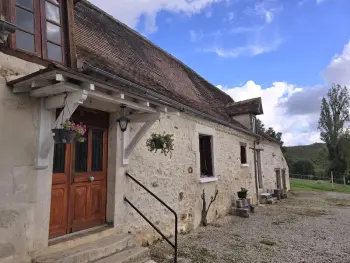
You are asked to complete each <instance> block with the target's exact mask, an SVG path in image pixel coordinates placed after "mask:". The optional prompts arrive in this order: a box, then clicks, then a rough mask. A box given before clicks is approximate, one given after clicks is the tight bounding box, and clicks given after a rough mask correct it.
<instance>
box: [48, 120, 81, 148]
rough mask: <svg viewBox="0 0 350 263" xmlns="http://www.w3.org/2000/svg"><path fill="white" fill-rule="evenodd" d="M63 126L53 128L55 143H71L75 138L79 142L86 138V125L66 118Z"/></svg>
mask: <svg viewBox="0 0 350 263" xmlns="http://www.w3.org/2000/svg"><path fill="white" fill-rule="evenodd" d="M61 126H62V128H59V129H57V128H56V129H52V133H53V139H54V141H55V143H65V144H70V143H72V142H73V140H74V139H76V141H78V142H84V141H85V140H86V138H84V135H85V133H86V125H83V124H82V123H80V124H75V123H74V122H73V121H70V120H66V121H65V122H63V123H62V124H61Z"/></svg>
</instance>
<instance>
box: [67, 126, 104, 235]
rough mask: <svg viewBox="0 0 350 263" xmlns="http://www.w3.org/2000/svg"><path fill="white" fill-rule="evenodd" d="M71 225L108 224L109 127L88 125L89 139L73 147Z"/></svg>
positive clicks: (74, 228)
mask: <svg viewBox="0 0 350 263" xmlns="http://www.w3.org/2000/svg"><path fill="white" fill-rule="evenodd" d="M72 156H73V159H74V160H72V164H73V165H72V171H71V189H72V190H71V195H72V201H71V202H74V204H70V205H72V206H73V207H74V209H71V210H70V211H71V212H70V227H71V229H72V231H73V232H74V231H79V230H82V229H86V228H89V227H94V226H97V225H101V224H103V223H105V220H106V181H107V180H106V176H107V129H103V128H99V127H96V126H88V131H87V140H86V141H85V142H84V143H83V145H80V144H79V143H76V144H74V145H73V147H72Z"/></svg>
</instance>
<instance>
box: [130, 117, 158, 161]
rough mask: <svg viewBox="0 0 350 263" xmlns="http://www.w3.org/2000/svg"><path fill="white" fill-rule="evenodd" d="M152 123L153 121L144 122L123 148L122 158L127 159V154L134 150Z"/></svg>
mask: <svg viewBox="0 0 350 263" xmlns="http://www.w3.org/2000/svg"><path fill="white" fill-rule="evenodd" d="M153 123H155V121H150V122H145V124H144V125H143V126H142V127H141V128H140V130H139V131H138V132H137V133H136V134H135V136H134V138H132V140H131V141H130V142H129V144H128V146H127V147H126V149H125V153H124V159H128V158H129V155H130V154H131V153H132V151H133V150H134V148H135V146H136V145H137V144H138V142H139V141H140V140H141V139H142V137H143V136H144V135H145V134H146V132H147V131H148V130H149V128H151V127H152V125H153Z"/></svg>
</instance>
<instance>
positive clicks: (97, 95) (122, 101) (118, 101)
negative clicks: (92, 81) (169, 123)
mask: <svg viewBox="0 0 350 263" xmlns="http://www.w3.org/2000/svg"><path fill="white" fill-rule="evenodd" d="M88 95H89V97H91V98H95V99H98V100H102V101H106V102H110V103H115V104H125V105H126V106H127V107H128V108H131V109H135V110H139V111H145V112H157V111H156V109H153V108H151V107H145V106H143V105H140V104H138V103H136V102H133V101H130V100H126V99H120V98H116V97H112V96H110V95H108V94H104V93H102V92H98V91H88Z"/></svg>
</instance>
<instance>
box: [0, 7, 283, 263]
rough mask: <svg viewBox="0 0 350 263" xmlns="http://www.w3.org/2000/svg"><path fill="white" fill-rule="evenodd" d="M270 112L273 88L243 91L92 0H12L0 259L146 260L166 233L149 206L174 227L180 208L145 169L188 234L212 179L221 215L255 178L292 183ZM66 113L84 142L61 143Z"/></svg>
mask: <svg viewBox="0 0 350 263" xmlns="http://www.w3.org/2000/svg"><path fill="white" fill-rule="evenodd" d="M260 114H263V108H262V101H261V98H255V99H251V100H246V101H240V102H236V101H234V100H233V99H232V98H231V97H230V96H228V95H227V94H226V93H224V92H223V91H221V90H220V89H218V88H216V87H215V86H214V85H212V84H211V83H209V82H208V81H206V80H205V79H204V78H203V77H201V76H199V75H198V74H197V73H196V72H195V71H193V70H192V69H191V68H189V67H188V66H186V65H185V64H184V63H182V62H181V61H179V60H178V59H176V58H175V57H173V56H172V55H170V54H168V53H167V52H166V51H164V50H162V49H161V48H159V47H157V46H156V45H155V44H153V43H151V42H150V41H148V40H147V39H146V38H144V37H143V36H141V35H140V34H138V33H137V32H135V31H134V30H132V29H130V28H128V27H127V26H126V25H124V24H122V23H121V22H119V21H117V20H116V19H114V18H113V17H111V16H110V15H108V14H107V13H105V12H103V11H102V10H100V9H98V8H97V7H95V6H94V5H92V4H91V3H89V2H87V1H86V0H80V1H79V0H1V1H0V127H1V129H0V145H1V148H0V167H1V169H0V179H1V180H0V262H14V263H21V262H95V261H96V262H101V263H102V262H112V261H103V260H104V259H103V258H106V257H107V259H108V257H111V256H112V257H113V256H114V257H118V258H119V259H120V258H121V259H122V260H119V261H117V260H115V261H113V262H131V261H125V260H126V259H125V258H128V259H130V258H134V259H135V258H139V259H138V260H139V261H132V262H145V261H146V260H147V259H148V258H147V257H148V253H149V252H148V249H147V248H144V247H141V246H140V245H141V244H143V245H145V244H147V243H151V242H153V241H154V240H156V239H159V237H160V236H159V234H158V233H157V232H156V231H155V230H154V229H153V228H152V227H151V225H150V224H149V223H148V222H147V221H146V220H145V219H144V218H142V217H141V216H140V215H139V213H138V211H137V210H139V211H140V212H142V213H143V214H144V215H145V217H146V218H147V219H149V220H150V221H151V222H153V224H154V226H156V227H157V228H158V229H160V230H161V232H162V233H163V234H164V236H166V237H168V236H171V235H172V236H174V234H175V228H174V223H175V219H174V215H173V214H172V213H171V212H169V210H168V209H166V207H164V206H163V205H162V204H161V203H160V202H158V200H157V199H156V198H154V197H153V196H152V195H151V194H150V193H148V192H147V191H146V190H144V189H143V188H142V187H141V186H140V185H139V184H138V183H137V182H139V183H140V184H142V185H144V186H145V187H146V188H147V189H149V190H150V191H151V192H153V193H154V194H155V196H157V197H159V198H160V199H161V200H163V201H164V202H165V203H166V204H167V205H168V206H169V207H170V208H172V209H173V210H174V211H175V212H176V214H177V216H178V218H177V221H178V231H179V233H180V232H186V231H191V230H193V229H195V228H197V227H198V226H199V225H200V222H201V215H202V198H201V195H202V193H203V190H204V191H205V194H206V199H207V203H209V202H210V198H211V196H213V195H214V194H215V191H216V190H218V191H219V192H218V195H217V198H216V200H215V202H214V203H213V204H212V206H211V208H210V210H209V214H208V221H209V222H212V221H213V220H215V219H216V218H218V217H221V216H224V215H225V214H227V213H228V212H229V211H230V209H231V207H232V205H233V204H234V202H235V200H236V199H237V198H238V197H237V191H239V190H240V189H241V187H244V188H246V189H248V196H249V197H250V198H251V200H252V202H253V203H257V202H258V196H259V194H260V193H263V192H271V191H273V190H274V189H277V188H279V189H285V190H288V189H289V175H288V166H287V164H286V161H285V159H284V156H283V154H282V152H281V149H280V144H279V142H277V141H275V140H273V139H271V138H268V137H266V136H263V135H260V134H258V133H257V132H256V127H255V126H256V125H255V122H256V116H257V115H260ZM66 119H71V120H73V121H75V122H76V123H80V122H83V123H84V124H85V125H86V126H87V132H86V134H85V135H84V136H85V141H84V142H78V141H74V142H73V143H71V144H65V143H60V144H57V143H55V142H54V139H53V132H52V131H51V130H52V129H53V128H57V126H58V127H61V126H60V125H61V123H62V122H64V121H65V120H66ZM125 126H126V127H125ZM153 133H157V134H161V135H162V134H164V133H165V134H170V135H171V134H172V135H173V137H172V138H173V143H174V149H173V151H172V153H171V154H168V155H167V156H165V155H164V154H162V153H161V152H160V151H157V152H151V151H149V149H148V147H147V146H146V141H147V140H148V139H149V138H150V137H151V135H152V134H153ZM55 135H56V133H55ZM129 175H130V176H132V178H134V179H135V181H134V180H133V179H132V178H131V177H130V176H129ZM135 208H136V209H137V210H136V209H135ZM135 244H137V245H138V246H135ZM117 252H119V253H117ZM101 258H102V259H101ZM134 259H133V260H134ZM97 260H100V261H97ZM123 260H124V261H123ZM135 260H136V259H135ZM149 262H150V261H149Z"/></svg>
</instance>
